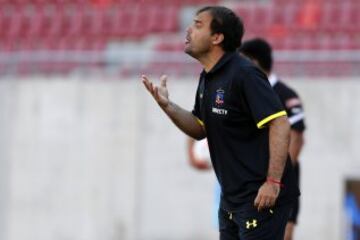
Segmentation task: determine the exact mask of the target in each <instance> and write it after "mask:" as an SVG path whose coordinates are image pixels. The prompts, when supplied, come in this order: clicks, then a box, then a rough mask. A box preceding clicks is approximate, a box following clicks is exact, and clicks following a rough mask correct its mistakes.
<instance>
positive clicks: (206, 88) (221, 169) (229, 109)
mask: <svg viewBox="0 0 360 240" xmlns="http://www.w3.org/2000/svg"><path fill="white" fill-rule="evenodd" d="M243 32H244V29H243V24H242V22H241V20H240V19H239V17H238V16H236V14H234V13H233V12H232V11H231V10H230V9H228V8H225V7H220V6H216V7H215V6H213V7H204V8H202V9H200V10H199V11H198V12H197V13H196V15H195V18H194V21H193V23H192V24H191V25H190V26H189V28H188V29H187V35H186V41H185V53H187V54H189V55H190V56H192V57H193V58H195V59H197V60H198V61H199V62H200V63H201V64H202V65H203V67H204V70H203V72H202V73H201V75H200V80H199V85H198V89H197V93H196V98H195V106H194V109H193V111H187V110H185V109H183V108H181V107H180V106H178V105H176V104H175V103H174V102H172V101H170V99H169V93H168V90H167V83H166V80H167V78H166V76H162V77H161V79H160V85H155V84H154V83H153V82H152V81H150V80H149V79H148V78H147V77H146V76H145V75H143V76H142V82H143V84H144V86H145V88H146V89H147V90H148V91H149V92H150V94H151V95H152V96H153V98H154V99H155V100H156V102H157V103H158V105H159V106H160V108H161V109H162V110H163V111H164V112H165V113H166V114H167V116H168V117H169V118H170V119H171V120H172V121H173V123H174V124H175V125H176V126H177V127H178V128H179V129H180V130H182V131H183V132H184V133H185V134H187V135H189V136H190V137H192V138H194V139H197V140H200V139H203V138H205V137H207V139H208V144H209V150H210V155H211V161H212V165H213V168H214V170H215V173H216V176H217V179H218V181H219V183H220V186H221V201H220V207H219V213H218V217H219V231H220V240H240V239H242V240H255V239H256V240H259V239H262V240H266V239H267V240H283V238H284V232H285V226H286V223H287V220H288V216H289V212H290V209H291V207H292V202H293V201H294V200H295V199H296V198H297V197H298V196H299V190H298V188H297V187H296V183H295V178H294V174H293V169H292V167H291V162H290V161H291V160H290V158H289V156H288V146H289V141H290V125H289V122H288V119H287V117H286V111H285V110H284V108H283V106H282V104H281V102H280V100H279V98H278V96H277V95H276V94H275V92H274V91H273V90H272V89H271V86H270V84H269V82H268V81H267V76H266V75H265V74H264V73H263V72H262V71H261V70H260V69H259V68H257V67H256V66H255V65H254V64H253V63H252V62H251V61H249V60H248V59H247V58H245V57H243V56H240V55H239V54H238V53H237V52H236V50H237V48H239V47H240V45H241V38H242V36H243Z"/></svg>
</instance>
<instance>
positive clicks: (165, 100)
mask: <svg viewBox="0 0 360 240" xmlns="http://www.w3.org/2000/svg"><path fill="white" fill-rule="evenodd" d="M141 80H142V82H143V84H144V86H145V88H146V89H147V90H148V91H149V92H150V94H151V95H152V96H153V97H154V99H155V100H156V102H157V103H158V104H159V105H160V107H162V108H166V107H167V106H168V105H169V102H170V101H169V92H168V90H167V87H166V81H167V76H165V75H162V76H161V77H160V86H156V85H155V84H153V83H152V82H151V81H150V80H149V79H148V77H147V76H146V75H142V76H141Z"/></svg>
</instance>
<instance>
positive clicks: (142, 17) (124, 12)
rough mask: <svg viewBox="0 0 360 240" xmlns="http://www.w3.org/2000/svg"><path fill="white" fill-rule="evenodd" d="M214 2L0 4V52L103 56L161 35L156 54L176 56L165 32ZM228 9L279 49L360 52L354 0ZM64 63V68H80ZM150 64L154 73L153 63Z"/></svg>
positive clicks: (176, 46) (25, 0) (1, 0)
mask: <svg viewBox="0 0 360 240" xmlns="http://www.w3.org/2000/svg"><path fill="white" fill-rule="evenodd" d="M216 3H219V1H217V0H91V1H89V0H75V1H73V0H49V1H45V0H0V4H1V5H2V7H1V8H0V53H10V54H11V53H18V52H24V51H25V52H29V51H44V50H45V51H57V52H61V51H92V52H98V53H99V54H102V53H104V52H105V51H106V49H107V47H108V45H109V44H110V43H112V42H124V41H138V42H140V43H141V41H144V40H146V39H147V38H148V37H152V36H158V37H157V39H158V40H157V41H155V44H154V47H153V49H154V51H156V52H159V53H160V54H161V53H163V52H180V51H182V48H183V44H182V42H183V39H180V40H179V38H178V39H177V40H175V41H171V42H169V41H164V34H165V36H167V35H176V34H177V35H180V32H183V29H181V27H180V25H181V17H180V15H181V12H182V11H183V9H184V8H186V7H189V6H192V7H194V6H198V5H201V4H216ZM221 3H225V4H227V3H228V1H224V2H221ZM279 5H281V8H279V7H278V6H279ZM231 8H233V9H234V10H235V11H236V13H238V14H239V15H240V16H241V17H242V19H243V20H244V23H245V25H246V29H247V31H246V35H245V38H251V37H264V38H267V39H268V40H269V41H270V43H272V44H273V46H274V48H275V49H276V50H284V51H289V50H290V51H294V50H300V51H301V50H331V51H334V50H359V49H360V25H359V24H355V23H357V22H360V14H358V13H359V12H360V3H359V2H358V1H357V0H342V1H340V0H329V1H323V0H304V1H286V0H272V1H271V0H269V1H231ZM182 36H183V35H182ZM182 38H183V37H182ZM27 64H28V63H26V62H24V61H22V62H21V63H19V65H25V66H26V65H27ZM39 64H40V63H38V64H36V63H32V65H39ZM41 64H42V63H41ZM41 64H40V65H41ZM46 64H47V63H46ZM53 64H54V65H56V63H53ZM171 64H172V65H175V67H174V68H175V69H177V68H178V67H179V66H176V64H173V63H171ZM67 65H69V67H68V68H65V69H66V70H71V68H75V67H78V66H79V65H78V64H67ZM100 65H101V64H100ZM149 66H150V69H153V68H154V64H153V63H149ZM43 68H44V67H43V66H40V67H39V68H38V69H43ZM156 68H158V67H156ZM16 69H17V67H16ZM24 69H33V68H32V67H30V68H29V67H24ZM46 69H47V68H46ZM50 69H51V68H50ZM59 69H61V71H63V68H62V67H59ZM185 69H187V68H185ZM146 70H147V69H146ZM61 71H60V72H61ZM184 71H185V72H186V70H184ZM20 72H23V73H26V72H27V71H20ZM46 72H49V73H51V71H50V70H47V71H46ZM55 72H56V71H55ZM66 72H67V71H66Z"/></svg>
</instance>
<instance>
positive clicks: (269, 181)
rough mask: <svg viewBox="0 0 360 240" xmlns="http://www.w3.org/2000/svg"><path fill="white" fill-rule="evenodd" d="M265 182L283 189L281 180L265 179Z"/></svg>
mask: <svg viewBox="0 0 360 240" xmlns="http://www.w3.org/2000/svg"><path fill="white" fill-rule="evenodd" d="M266 182H267V183H270V184H274V185H278V186H279V187H284V184H283V183H282V182H281V180H279V179H276V178H272V177H267V178H266Z"/></svg>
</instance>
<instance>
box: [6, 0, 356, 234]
mask: <svg viewBox="0 0 360 240" xmlns="http://www.w3.org/2000/svg"><path fill="white" fill-rule="evenodd" d="M209 4H218V5H225V6H227V7H229V8H231V9H233V10H234V11H235V12H236V13H237V14H239V15H240V16H241V18H242V19H243V21H244V23H245V29H246V34H245V39H250V38H253V37H263V38H265V39H267V40H268V41H269V42H270V43H271V44H272V45H273V47H274V49H275V72H276V73H277V74H278V75H279V76H280V77H281V78H282V79H283V80H284V82H286V83H288V84H289V85H290V86H292V87H293V88H294V89H296V90H297V92H298V93H299V95H300V96H301V97H302V100H303V102H304V105H305V112H306V123H307V131H306V143H305V149H304V152H303V154H302V156H301V159H300V160H301V162H302V179H301V186H302V202H301V210H300V218H299V223H298V227H297V228H296V233H295V239H297V240H299V239H307V240H308V239H316V240H338V239H340V240H342V239H346V240H358V239H360V210H359V206H360V147H359V143H360V113H359V112H358V111H359V107H360V94H359V93H360V79H359V77H360V2H359V1H358V0H237V1H235V0H233V1H225V0H224V1H219V0H142V1H140V0H0V179H1V180H0V239H1V240H20V239H21V240H23V239H26V240H49V239H53V240H99V239H101V240H145V239H146V240H207V239H209V240H215V239H217V230H216V227H215V226H214V224H213V184H214V181H215V177H214V174H213V173H212V172H206V173H200V172H197V171H196V170H194V169H192V168H191V167H190V166H189V164H188V155H187V152H186V137H185V136H184V134H182V133H181V132H180V131H179V130H178V129H176V128H175V127H174V126H173V125H172V123H171V122H170V121H169V120H168V119H167V118H166V117H165V115H164V114H163V113H162V112H161V110H160V109H159V108H158V107H157V105H156V104H155V103H154V101H153V100H152V99H151V97H150V96H149V94H148V93H147V92H146V91H145V90H144V88H143V86H142V84H141V82H140V78H139V77H140V75H141V74H143V73H145V74H147V75H148V76H149V77H150V78H151V79H152V80H157V79H158V78H159V76H160V75H161V74H163V73H165V74H167V75H168V76H169V82H168V86H169V90H170V97H171V99H172V100H173V101H175V102H177V103H178V104H179V105H181V106H183V107H184V108H186V109H189V110H191V109H192V107H193V102H194V98H195V90H196V86H197V79H198V75H199V73H200V71H201V66H200V64H198V63H197V62H196V61H194V60H192V59H191V58H190V57H188V56H187V55H185V54H184V53H183V43H184V39H185V30H186V27H187V25H188V24H190V23H191V21H192V18H193V16H194V13H195V11H196V10H197V9H198V8H200V7H201V6H203V5H209Z"/></svg>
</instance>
